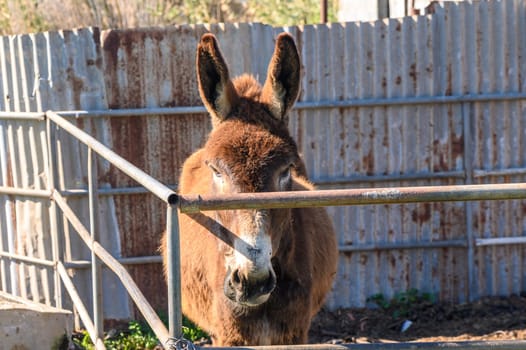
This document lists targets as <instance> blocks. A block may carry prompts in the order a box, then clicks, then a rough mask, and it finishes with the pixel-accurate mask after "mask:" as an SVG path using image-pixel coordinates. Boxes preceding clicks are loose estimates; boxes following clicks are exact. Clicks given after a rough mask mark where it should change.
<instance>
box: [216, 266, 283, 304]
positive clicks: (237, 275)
mask: <svg viewBox="0 0 526 350" xmlns="http://www.w3.org/2000/svg"><path fill="white" fill-rule="evenodd" d="M275 287H276V274H275V273H274V271H273V270H272V268H270V269H268V270H266V271H255V272H250V273H248V274H243V273H242V271H240V270H239V269H236V270H234V271H232V270H231V269H230V268H228V270H227V273H226V277H225V282H224V292H225V295H226V296H227V298H228V299H230V300H232V301H233V302H235V303H238V304H241V305H244V306H258V305H261V304H263V303H264V302H266V301H267V300H268V298H269V297H270V294H271V293H272V291H273V290H274V288H275Z"/></svg>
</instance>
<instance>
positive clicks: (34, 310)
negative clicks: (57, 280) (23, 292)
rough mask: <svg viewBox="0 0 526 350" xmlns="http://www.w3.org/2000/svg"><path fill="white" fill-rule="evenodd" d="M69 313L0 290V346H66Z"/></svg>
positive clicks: (61, 349) (6, 349)
mask: <svg viewBox="0 0 526 350" xmlns="http://www.w3.org/2000/svg"><path fill="white" fill-rule="evenodd" d="M72 330H73V315H72V313H71V312H70V311H68V310H61V309H57V308H54V307H50V306H47V305H43V304H39V303H34V302H31V301H27V300H23V299H21V298H16V297H13V296H11V295H9V294H5V293H1V292H0V350H40V349H42V350H48V349H51V350H66V349H68V348H71V347H70V339H71V332H72Z"/></svg>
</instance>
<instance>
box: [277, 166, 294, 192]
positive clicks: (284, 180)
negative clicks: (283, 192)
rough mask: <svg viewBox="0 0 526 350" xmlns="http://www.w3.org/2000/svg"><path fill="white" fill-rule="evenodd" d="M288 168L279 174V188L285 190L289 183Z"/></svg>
mask: <svg viewBox="0 0 526 350" xmlns="http://www.w3.org/2000/svg"><path fill="white" fill-rule="evenodd" d="M290 168H291V167H290V166H289V167H287V168H286V169H285V170H283V171H282V172H281V173H280V174H279V186H280V188H282V189H284V188H286V187H287V186H288V185H289V183H290Z"/></svg>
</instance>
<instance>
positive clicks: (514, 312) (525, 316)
mask: <svg viewBox="0 0 526 350" xmlns="http://www.w3.org/2000/svg"><path fill="white" fill-rule="evenodd" d="M402 311H403V312H400V309H399V308H396V307H394V306H392V305H390V306H389V307H385V308H374V309H370V308H368V309H341V310H337V311H335V312H334V311H333V312H328V311H326V310H322V311H321V312H320V313H319V314H318V315H317V316H316V317H315V319H314V320H313V323H312V325H311V331H310V342H311V343H334V344H337V343H372V342H401V341H404V342H407V341H421V342H435V341H470V340H471V341H475V340H526V293H523V294H521V296H512V297H509V298H484V299H482V300H480V301H477V302H474V303H466V304H461V305H458V304H457V305H455V304H447V303H436V302H434V303H433V302H429V301H419V302H417V303H415V304H411V305H410V307H409V308H407V309H404V310H402ZM406 321H410V322H406ZM404 322H405V326H406V327H407V326H408V325H409V328H407V329H406V330H405V331H402V328H403V326H404Z"/></svg>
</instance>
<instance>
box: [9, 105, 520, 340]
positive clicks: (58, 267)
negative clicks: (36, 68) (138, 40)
mask: <svg viewBox="0 0 526 350" xmlns="http://www.w3.org/2000/svg"><path fill="white" fill-rule="evenodd" d="M136 112H137V113H142V112H143V111H136ZM78 113H79V112H71V113H67V114H69V115H72V114H73V115H75V114H78ZM98 113H103V112H98ZM106 113H108V114H111V112H106ZM126 113H129V114H133V111H126ZM62 114H66V113H62ZM0 119H6V120H8V121H16V122H24V121H28V120H34V121H38V122H39V123H42V124H45V130H46V132H45V138H44V140H43V141H44V143H43V151H44V153H45V154H47V161H48V164H47V165H46V169H47V173H46V174H44V175H45V177H46V179H47V182H46V188H45V189H41V190H35V189H20V188H16V187H12V186H0V195H2V196H3V198H2V199H3V202H2V206H3V209H4V210H6V211H10V209H11V208H12V205H13V204H14V203H17V202H19V201H23V200H25V199H27V200H29V201H31V200H34V201H38V200H44V201H46V203H47V204H48V213H49V220H50V227H51V232H50V238H51V248H52V258H51V259H45V258H40V257H32V256H31V255H24V254H18V253H16V252H15V251H14V249H13V245H12V244H10V243H9V242H5V240H4V235H2V239H1V240H0V273H1V276H2V290H3V291H8V289H9V288H8V286H10V289H11V290H10V292H11V293H12V294H16V293H17V291H16V286H17V283H18V281H16V279H17V278H18V276H20V273H19V272H20V271H16V270H17V269H21V270H22V271H23V269H25V266H26V265H27V266H28V267H29V268H28V271H29V272H30V273H31V271H32V270H35V271H36V270H37V269H38V270H39V271H40V272H41V277H42V278H41V279H39V278H36V279H35V280H33V282H34V283H43V285H44V287H47V288H48V289H47V290H44V293H45V294H46V295H54V298H53V301H52V302H50V300H49V299H50V298H49V297H48V300H47V303H50V304H51V303H52V304H53V305H54V306H56V307H58V308H63V307H64V305H63V301H62V297H63V293H62V287H64V288H65V290H66V292H67V295H68V296H69V297H70V298H71V300H72V302H73V307H74V309H75V310H76V312H77V313H78V315H79V316H80V318H81V320H82V323H83V325H84V327H85V328H86V329H87V331H88V333H89V335H90V337H91V339H92V340H93V343H94V344H95V347H96V348H97V349H105V346H104V343H103V340H102V339H103V335H104V329H103V318H104V317H103V305H102V289H101V283H102V275H101V266H102V264H104V265H105V266H107V267H108V268H109V269H111V270H112V271H113V272H114V273H115V274H116V276H117V277H118V278H119V279H120V281H121V282H122V285H123V286H124V288H125V289H126V291H127V292H128V293H129V295H130V297H131V298H132V299H133V301H134V302H135V305H136V306H137V307H138V309H139V310H140V312H141V314H142V316H143V317H144V318H145V319H146V320H147V322H148V323H149V325H150V326H151V327H152V329H153V330H154V332H155V334H156V335H157V337H158V338H159V341H160V342H161V344H162V345H163V346H164V347H166V348H168V349H187V348H193V345H192V344H191V343H189V342H188V341H186V340H185V339H184V338H182V315H181V300H180V271H179V268H180V266H179V231H178V215H179V214H178V212H179V211H180V212H181V213H182V214H183V215H184V214H185V213H191V212H198V211H204V210H219V209H238V208H284V207H312V206H329V205H359V204H376V205H378V204H396V203H415V202H443V201H472V200H510V199H525V198H526V183H516V184H501V185H495V184H493V185H491V184H490V185H464V186H427V187H400V188H370V189H352V190H325V191H323V190H322V191H312V192H283V193H259V194H255V195H254V194H237V195H223V196H206V195H199V196H181V195H177V194H176V193H175V192H174V191H172V190H171V189H170V188H168V187H166V186H165V185H163V184H161V183H160V182H159V181H157V180H155V179H154V178H152V177H151V176H149V175H147V174H146V173H144V172H143V171H142V170H140V169H138V168H137V167H135V166H134V165H132V164H131V163H129V162H128V161H126V160H125V159H123V158H122V157H120V156H119V155H117V154H116V153H114V152H113V151H111V150H110V149H109V148H107V147H106V146H104V145H103V144H102V143H100V142H99V141H97V140H96V139H95V138H93V137H92V136H90V135H89V134H87V133H85V132H84V131H82V130H80V129H79V128H77V127H76V126H74V125H73V124H72V123H71V122H69V121H67V119H66V117H64V116H61V115H60V114H58V113H55V112H51V111H49V112H46V113H17V112H0ZM0 125H1V126H2V127H5V125H7V126H8V127H10V126H11V124H10V123H5V122H2V123H1V124H0ZM59 130H63V131H65V132H67V133H68V134H70V135H72V136H73V137H75V138H76V139H77V140H78V141H80V142H81V143H83V144H84V145H85V146H86V147H87V152H88V156H87V159H88V163H87V165H86V167H87V177H88V181H87V182H88V188H87V195H88V198H89V225H88V226H87V227H86V225H84V224H83V223H82V222H81V220H80V219H79V217H78V215H77V214H76V213H75V211H74V210H73V209H72V207H71V206H70V205H69V204H68V199H67V197H68V193H67V191H61V190H60V189H59V188H58V187H57V186H56V183H57V182H58V179H59V178H60V176H58V174H57V172H60V171H61V169H60V167H58V166H57V161H56V160H57V158H58V157H60V154H59V153H57V148H56V146H57V144H58V143H60V142H61V137H59V136H57V135H58V134H60V132H59ZM0 131H1V132H3V130H0ZM0 134H1V133H0ZM43 136H44V135H43ZM0 146H1V147H0V151H1V150H2V149H3V148H5V142H4V139H3V138H0ZM99 157H100V158H102V159H104V160H106V161H108V162H110V163H111V164H112V165H113V166H115V167H117V168H118V169H119V170H121V171H122V172H124V173H125V174H126V175H127V176H129V177H130V178H132V179H133V180H134V181H136V182H137V183H139V184H140V185H141V186H143V187H144V188H145V189H146V190H147V191H149V192H151V193H152V194H154V195H155V196H156V197H157V198H158V199H160V200H161V201H162V202H164V204H165V205H166V208H167V209H166V212H167V215H166V231H167V232H169V235H168V247H169V249H168V259H169V260H168V261H169V264H168V291H167V292H168V295H169V307H168V315H169V330H167V329H166V327H165V326H164V325H163V324H162V322H161V321H160V319H159V317H158V316H157V314H156V313H155V311H154V310H153V308H152V307H151V306H150V304H149V303H148V301H147V300H146V298H145V297H144V295H143V294H142V293H141V291H140V290H139V288H138V287H137V285H136V283H135V282H134V280H133V279H132V278H131V276H130V274H129V272H128V271H127V270H126V268H124V266H123V265H122V264H120V263H119V261H118V260H117V259H116V258H115V257H114V256H112V254H110V253H109V252H108V251H107V250H106V249H105V248H104V247H103V246H102V245H101V244H100V243H99V241H100V220H99V217H98V212H99V210H98V206H99V204H100V201H99V195H100V193H99V186H98V183H97V181H98V180H97V178H98V171H97V166H98V165H97V164H98V160H97V159H98V158H99ZM3 170H5V168H4V169H3ZM4 172H5V171H4ZM4 222H5V223H7V221H4ZM62 225H71V226H72V228H73V231H74V232H75V233H76V234H78V235H79V236H80V238H81V239H82V240H83V242H84V243H85V245H86V246H87V247H88V248H89V251H90V252H91V259H90V260H89V262H88V263H89V265H90V268H91V275H92V278H91V288H90V290H91V293H92V298H93V308H92V310H91V312H90V311H88V309H87V308H86V305H85V302H84V301H83V300H82V298H81V297H80V296H79V293H78V290H77V289H78V288H77V287H76V286H75V284H74V283H73V281H72V279H71V276H70V274H69V273H68V268H74V267H75V262H68V261H65V259H64V255H63V251H62V250H63V249H64V247H65V246H67V245H64V242H63V240H64V238H65V237H66V235H65V234H64V232H65V231H64V227H63V226H62ZM4 230H5V231H7V237H8V238H9V237H10V236H13V235H14V234H15V232H13V228H12V227H2V232H4ZM16 234H18V232H16ZM5 243H7V244H5ZM13 272H14V273H13ZM8 276H9V277H10V279H9V282H8ZM48 276H51V278H50V279H51V281H52V282H50V281H49V280H48V278H47V277H48ZM32 290H36V291H38V290H39V288H38V287H37V288H35V289H32ZM26 298H27V296H26ZM444 346H455V347H457V348H460V349H490V348H498V349H520V348H523V347H524V346H526V341H517V342H464V343H417V344H415V343H399V344H368V345H363V344H360V345H359V344H352V345H346V346H331V345H305V346H293V347H280V346H274V347H254V348H259V349H272V350H279V349H285V348H291V349H299V350H306V349H319V350H321V349H323V350H337V349H345V348H347V347H350V348H352V349H373V348H374V349H398V350H404V349H415V348H416V349H438V348H442V347H444Z"/></svg>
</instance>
